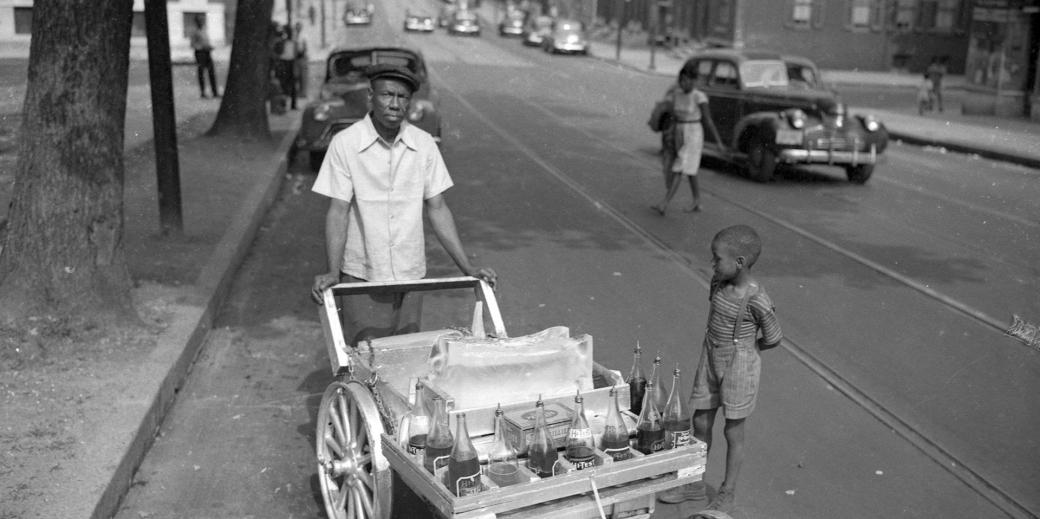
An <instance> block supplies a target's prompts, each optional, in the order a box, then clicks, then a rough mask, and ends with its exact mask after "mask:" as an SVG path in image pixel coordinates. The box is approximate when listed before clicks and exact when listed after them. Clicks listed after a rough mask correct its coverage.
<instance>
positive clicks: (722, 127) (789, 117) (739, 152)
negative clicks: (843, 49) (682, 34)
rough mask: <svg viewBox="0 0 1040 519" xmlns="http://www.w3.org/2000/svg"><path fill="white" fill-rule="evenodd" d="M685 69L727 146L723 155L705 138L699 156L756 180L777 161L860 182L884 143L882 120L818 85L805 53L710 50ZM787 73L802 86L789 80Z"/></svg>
mask: <svg viewBox="0 0 1040 519" xmlns="http://www.w3.org/2000/svg"><path fill="white" fill-rule="evenodd" d="M785 58H786V59H785ZM686 66H691V67H693V68H694V70H696V71H697V78H696V86H697V88H698V89H700V90H701V91H703V92H704V93H705V94H707V95H708V99H709V102H708V103H709V106H710V107H711V115H712V118H713V120H714V121H715V125H716V126H717V127H718V129H719V133H720V134H721V138H722V140H723V142H725V143H726V144H727V146H728V148H729V150H730V151H732V154H728V153H722V152H721V151H720V150H719V149H718V146H717V144H716V143H715V142H713V141H712V139H710V138H706V139H705V143H704V144H705V146H704V149H705V153H706V154H709V155H713V156H718V157H720V158H724V159H729V160H733V161H735V162H736V163H738V164H740V165H742V166H744V167H745V168H746V170H747V172H748V173H749V175H750V176H751V178H753V179H754V180H757V181H759V182H766V181H768V180H770V179H772V178H773V174H774V173H775V172H776V168H777V166H779V165H781V164H826V165H833V166H840V167H842V168H844V169H845V174H846V176H847V177H848V179H849V181H851V182H854V183H857V184H862V183H864V182H866V181H867V180H868V179H869V178H870V176H871V174H873V172H874V166H875V165H876V164H877V163H878V160H879V159H880V157H881V154H882V152H884V151H885V147H886V146H887V145H888V131H887V130H886V129H885V126H884V124H882V123H881V121H879V120H878V119H877V118H876V117H874V116H873V115H869V114H866V115H863V114H850V113H849V112H848V108H847V107H846V106H845V104H844V103H842V102H841V99H840V98H839V97H838V95H837V94H836V93H834V92H831V91H828V90H825V89H823V88H820V86H819V83H818V79H817V78H819V73H818V71H817V69H816V66H815V65H813V64H812V62H811V61H809V60H808V59H806V58H801V57H793V56H781V55H780V54H777V53H773V52H763V51H756V50H746V49H712V50H707V51H703V52H699V53H697V54H696V55H694V56H693V57H691V58H690V59H689V60H687V62H686ZM789 70H790V71H795V72H797V73H798V74H799V76H800V78H801V79H800V80H798V81H797V82H798V83H803V85H802V86H796V85H792V81H791V77H790V75H789ZM806 70H807V71H809V72H805V71H806ZM810 77H811V78H812V83H813V84H812V86H811V87H807V86H805V85H804V84H808V83H807V81H806V80H807V79H808V78H810Z"/></svg>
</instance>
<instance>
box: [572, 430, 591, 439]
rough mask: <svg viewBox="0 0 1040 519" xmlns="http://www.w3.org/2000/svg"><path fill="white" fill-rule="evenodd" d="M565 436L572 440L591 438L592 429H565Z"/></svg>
mask: <svg viewBox="0 0 1040 519" xmlns="http://www.w3.org/2000/svg"><path fill="white" fill-rule="evenodd" d="M567 437H568V438H571V439H574V440H584V439H586V438H592V429H570V430H569V431H567Z"/></svg>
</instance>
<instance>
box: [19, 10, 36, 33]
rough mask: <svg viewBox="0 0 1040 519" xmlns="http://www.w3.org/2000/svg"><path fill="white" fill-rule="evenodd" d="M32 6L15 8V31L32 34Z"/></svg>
mask: <svg viewBox="0 0 1040 519" xmlns="http://www.w3.org/2000/svg"><path fill="white" fill-rule="evenodd" d="M32 14H33V11H32V7H15V8H14V33H15V34H32Z"/></svg>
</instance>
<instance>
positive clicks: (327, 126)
mask: <svg viewBox="0 0 1040 519" xmlns="http://www.w3.org/2000/svg"><path fill="white" fill-rule="evenodd" d="M326 63H327V66H326V72H325V82H324V83H323V84H322V86H321V92H320V93H319V96H318V99H317V100H315V101H313V102H311V103H310V104H308V105H307V107H306V108H305V109H304V110H303V120H302V122H301V124H300V132H299V134H298V135H297V137H296V142H295V151H297V152H306V153H308V154H309V156H310V166H311V169H313V170H315V171H317V170H318V169H319V168H320V167H321V162H322V160H324V158H325V152H326V150H328V148H329V142H330V141H331V140H332V136H333V135H335V134H336V132H338V131H340V130H343V129H345V128H347V127H348V126H350V125H352V124H354V123H355V122H357V121H360V120H361V119H364V118H365V114H367V113H368V88H369V81H368V78H367V77H366V76H365V71H366V69H367V68H368V67H370V66H372V65H377V64H393V65H398V66H403V67H407V68H408V69H409V70H411V71H412V72H414V73H415V75H417V76H419V79H420V80H421V81H422V84H421V85H420V86H419V90H418V91H417V92H415V94H413V95H412V102H411V107H410V108H409V112H408V121H409V122H410V123H411V124H414V125H416V126H418V127H419V128H422V129H423V130H426V131H427V132H429V133H430V134H431V135H433V138H434V140H436V141H437V142H440V139H441V117H440V113H439V112H438V110H437V105H436V104H435V99H436V98H435V97H434V95H433V92H432V89H431V87H430V80H429V76H428V75H427V73H426V62H425V60H424V59H423V56H422V54H421V53H419V51H416V50H412V49H407V48H403V47H361V48H345V49H335V50H333V51H332V52H330V53H329V58H328V61H327V62H326Z"/></svg>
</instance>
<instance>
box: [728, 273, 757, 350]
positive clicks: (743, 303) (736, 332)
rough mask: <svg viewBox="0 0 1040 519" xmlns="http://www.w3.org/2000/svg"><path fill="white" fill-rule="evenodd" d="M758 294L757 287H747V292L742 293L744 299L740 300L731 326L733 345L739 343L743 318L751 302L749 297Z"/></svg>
mask: <svg viewBox="0 0 1040 519" xmlns="http://www.w3.org/2000/svg"><path fill="white" fill-rule="evenodd" d="M755 292H758V285H754V284H752V285H748V288H747V290H745V291H744V297H742V298H741V299H740V308H739V309H738V310H737V321H736V323H735V324H734V325H733V344H737V343H738V342H739V341H740V327H741V325H743V324H744V316H745V314H746V313H747V305H748V301H749V300H751V296H753V295H755Z"/></svg>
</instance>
